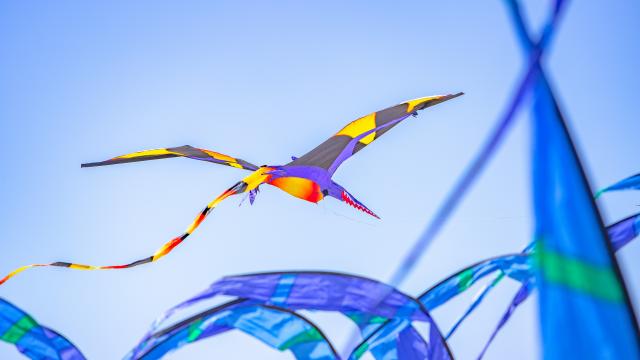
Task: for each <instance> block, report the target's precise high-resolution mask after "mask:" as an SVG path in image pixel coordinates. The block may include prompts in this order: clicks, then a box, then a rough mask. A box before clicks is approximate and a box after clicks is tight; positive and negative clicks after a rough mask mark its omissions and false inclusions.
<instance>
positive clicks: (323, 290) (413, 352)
mask: <svg viewBox="0 0 640 360" xmlns="http://www.w3.org/2000/svg"><path fill="white" fill-rule="evenodd" d="M380 294H387V295H386V296H384V297H383V299H380ZM219 295H226V296H234V297H236V298H237V301H240V300H241V301H248V302H250V304H251V305H261V306H269V307H274V308H277V309H285V310H287V311H298V310H315V311H337V312H340V313H342V314H343V315H345V316H346V317H348V318H349V319H351V320H352V321H354V322H355V323H356V324H357V325H358V327H359V328H360V329H361V331H362V335H363V336H364V337H366V336H368V335H369V334H371V333H372V332H374V331H375V329H376V328H378V327H380V326H381V325H382V324H383V323H384V322H385V321H387V320H388V319H394V320H402V321H407V322H409V323H411V322H413V321H421V322H426V323H428V324H429V326H430V331H429V341H425V340H424V339H423V338H422V337H421V336H420V334H419V333H418V332H416V331H415V329H413V328H411V329H408V330H406V331H401V332H400V335H399V336H398V337H397V339H396V345H397V347H390V348H385V349H381V348H378V349H375V350H376V351H375V352H373V351H372V354H373V355H374V357H375V358H376V359H383V358H387V357H384V356H388V354H389V352H390V351H396V352H401V353H402V354H403V355H402V356H410V357H401V358H402V359H414V358H419V359H424V358H427V359H450V358H451V355H450V353H449V350H448V348H447V346H446V342H445V341H444V339H443V338H442V335H441V333H440V331H439V330H438V328H437V326H436V324H435V322H434V321H433V319H432V318H431V317H430V315H429V313H428V312H427V311H426V310H425V308H424V307H423V306H422V305H421V304H420V302H418V301H416V300H415V299H414V298H412V297H410V296H408V295H405V294H403V293H401V292H399V291H398V290H396V289H393V288H390V287H389V286H388V285H385V284H382V283H380V282H377V281H374V280H371V279H367V278H363V277H358V276H352V275H346V274H340V273H328V272H290V273H263V274H250V275H240V276H230V277H225V278H223V279H221V280H220V281H218V282H216V283H214V284H212V285H211V286H210V287H209V288H208V289H207V290H205V291H204V292H202V293H200V294H198V295H196V296H194V297H193V298H191V299H189V300H186V301H184V302H183V303H181V304H178V305H176V306H174V307H173V308H171V309H169V310H168V311H167V312H165V313H164V314H163V316H161V317H160V318H159V319H158V320H157V321H155V322H154V324H153V325H152V327H151V330H150V331H149V332H148V333H147V334H146V335H145V336H144V337H143V339H142V340H141V341H140V343H139V344H138V345H137V346H136V347H135V348H134V350H132V352H131V353H130V356H129V357H128V358H130V359H139V358H140V356H141V355H142V354H144V352H143V351H145V350H144V349H149V347H150V345H149V344H152V345H151V346H155V347H158V348H160V347H163V349H165V348H164V347H165V346H166V351H169V350H171V349H174V348H177V347H178V346H180V345H182V344H186V343H188V341H186V340H185V339H186V338H187V337H188V335H187V331H185V330H184V329H186V328H187V327H188V326H192V324H194V323H195V322H194V320H193V319H196V320H199V319H200V318H202V317H203V316H202V314H198V315H196V316H193V317H191V318H190V319H187V320H185V321H182V322H178V324H180V329H178V330H177V331H176V332H178V331H182V332H181V335H177V336H176V338H174V340H171V341H169V340H168V338H167V337H163V336H158V335H157V334H164V333H165V332H167V331H168V330H161V328H162V326H163V324H164V323H166V322H168V320H170V319H172V318H174V315H175V314H176V313H177V312H179V311H184V310H187V309H189V308H191V307H192V306H195V305H196V304H199V303H201V302H202V301H205V300H209V299H212V298H214V297H216V296H219ZM376 305H377V306H376ZM211 311H214V310H211ZM214 312H215V311H214ZM204 313H206V314H208V311H205V312H204ZM204 313H203V314H204ZM265 323H269V322H268V321H266V320H265ZM309 323H310V322H309ZM271 324H274V325H277V324H276V323H271ZM201 328H202V329H205V327H201ZM169 329H173V328H171V327H170V328H169ZM207 329H208V328H207ZM403 330H405V329H403ZM169 331H174V330H169ZM207 331H209V330H207ZM243 331H245V330H243ZM252 331H253V330H251V329H249V330H248V331H246V332H248V333H249V334H251V335H254V336H257V334H253V333H252ZM265 331H268V332H270V333H273V332H277V331H279V330H278V329H276V328H271V329H270V330H269V329H267V330H265ZM301 334H302V332H300V333H299V334H294V333H287V335H288V336H290V337H294V338H304V337H306V336H305V335H301ZM393 335H396V334H395V333H394V334H393ZM155 339H158V340H155ZM168 342H170V344H169V343H168ZM165 343H167V345H164V344H165ZM177 344H180V345H177ZM308 348H310V347H308ZM308 348H307V349H308ZM141 349H142V350H141ZM162 351H164V352H166V351H165V350H162ZM164 352H163V353H164ZM385 354H387V355H385ZM396 354H397V353H396ZM296 356H297V357H298V358H299V359H303V358H304V359H307V358H312V357H305V354H304V353H303V352H299V353H298V354H296ZM306 356H311V355H309V354H307V355H306ZM152 358H155V357H152Z"/></svg>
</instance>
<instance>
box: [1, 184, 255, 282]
mask: <svg viewBox="0 0 640 360" xmlns="http://www.w3.org/2000/svg"><path fill="white" fill-rule="evenodd" d="M246 189H247V183H246V182H244V181H240V182H238V183H237V184H235V185H234V186H232V187H230V188H229V189H227V190H226V191H225V192H223V193H222V194H221V195H220V196H218V197H217V198H215V199H214V200H213V201H212V202H210V203H209V204H208V205H207V207H205V208H204V209H203V210H202V211H201V212H200V214H198V216H197V217H196V218H195V220H193V222H192V223H191V225H189V227H188V228H187V230H186V231H185V232H184V233H183V234H182V235H180V236H178V237H175V238H173V239H171V241H169V242H167V243H166V244H164V245H162V247H161V248H160V249H158V250H157V251H156V252H155V253H154V254H153V255H152V256H149V257H146V258H143V259H140V260H136V261H134V262H132V263H129V264H125V265H110V266H94V265H83V264H76V263H68V262H62V261H57V262H53V263H50V264H31V265H25V266H22V267H19V268H17V269H16V270H13V271H12V272H10V273H9V274H8V275H7V276H5V277H4V278H3V279H2V280H0V285H2V284H4V283H5V282H7V280H9V279H11V278H12V277H14V276H15V275H18V274H19V273H21V272H23V271H25V270H27V269H31V268H35V267H44V266H56V267H64V268H69V269H75V270H117V269H127V268H132V267H135V266H139V265H142V264H147V263H150V262H154V261H157V260H159V259H160V258H162V257H164V256H165V255H167V254H169V253H170V252H171V251H172V250H173V249H174V248H175V247H176V246H178V245H180V243H182V242H183V241H184V240H185V239H186V238H187V237H189V235H191V234H192V233H193V232H194V231H195V230H196V229H197V228H198V226H200V224H201V223H202V221H204V219H205V218H206V217H207V215H209V213H210V212H211V210H213V209H214V208H215V207H216V206H217V205H218V204H219V203H220V202H221V201H222V200H224V199H226V198H228V197H229V196H231V195H235V194H239V193H242V192H244V191H246Z"/></svg>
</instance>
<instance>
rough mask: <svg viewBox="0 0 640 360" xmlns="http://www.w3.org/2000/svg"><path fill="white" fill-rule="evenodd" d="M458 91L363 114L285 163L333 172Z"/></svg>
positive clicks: (456, 95)
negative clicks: (375, 142) (303, 153)
mask: <svg viewBox="0 0 640 360" xmlns="http://www.w3.org/2000/svg"><path fill="white" fill-rule="evenodd" d="M461 95H463V93H457V94H453V95H438V96H429V97H423V98H418V99H414V100H409V101H406V102H403V103H402V104H399V105H396V106H392V107H390V108H386V109H384V110H380V111H378V112H374V113H371V114H369V115H366V116H363V117H361V118H359V119H357V120H354V121H353V122H351V123H349V124H348V125H347V126H345V127H344V128H342V130H340V131H338V132H337V133H336V134H335V135H333V136H332V137H330V138H329V139H327V140H326V141H325V142H323V143H322V144H320V145H318V147H316V148H315V149H313V150H311V151H310V152H308V153H306V154H305V155H303V156H301V157H299V158H297V159H295V160H293V161H292V162H290V163H289V164H288V165H289V166H301V165H302V166H317V167H321V168H323V169H325V170H327V171H329V173H331V174H333V173H334V172H335V171H336V169H337V168H338V167H339V166H340V165H341V164H342V163H343V162H344V161H345V160H347V159H348V158H349V157H351V156H352V155H354V154H355V153H357V152H358V151H360V149H362V148H363V147H365V146H367V145H369V144H370V143H372V142H373V141H374V140H375V139H377V138H379V137H380V136H382V134H384V133H385V132H387V131H389V129H391V128H392V127H394V126H395V125H397V124H398V123H400V122H401V121H402V120H404V119H406V118H407V117H409V116H410V115H413V114H416V113H417V111H419V110H423V109H426V108H428V107H430V106H433V105H437V104H440V103H441V102H444V101H447V100H450V99H453V98H456V97H458V96H461Z"/></svg>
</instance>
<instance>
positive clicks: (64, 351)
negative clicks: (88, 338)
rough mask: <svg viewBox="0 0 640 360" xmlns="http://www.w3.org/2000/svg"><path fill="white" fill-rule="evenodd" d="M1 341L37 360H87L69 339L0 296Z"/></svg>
mask: <svg viewBox="0 0 640 360" xmlns="http://www.w3.org/2000/svg"><path fill="white" fill-rule="evenodd" d="M0 340H2V341H4V342H7V343H9V344H13V345H15V346H16V348H17V349H18V351H20V352H21V353H22V354H24V355H25V356H27V357H28V358H30V359H33V360H84V356H83V355H82V353H81V352H80V350H78V348H76V347H75V346H74V345H73V344H72V343H71V342H70V341H69V340H67V339H66V338H65V337H64V336H62V335H60V334H58V333H57V332H55V331H53V330H51V329H49V328H47V327H44V326H42V325H40V324H38V323H37V322H36V321H35V320H34V319H33V318H32V317H31V316H29V315H28V314H26V313H25V312H24V311H22V310H20V309H19V308H18V307H16V306H15V305H13V304H11V303H9V302H8V301H6V300H4V299H2V298H0Z"/></svg>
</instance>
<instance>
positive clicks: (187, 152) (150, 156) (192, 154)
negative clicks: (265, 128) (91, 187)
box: [80, 145, 258, 171]
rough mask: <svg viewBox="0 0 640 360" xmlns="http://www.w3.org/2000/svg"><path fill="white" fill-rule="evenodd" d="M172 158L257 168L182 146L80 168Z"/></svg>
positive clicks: (83, 165) (252, 169)
mask: <svg viewBox="0 0 640 360" xmlns="http://www.w3.org/2000/svg"><path fill="white" fill-rule="evenodd" d="M172 157H186V158H189V159H194V160H201V161H208V162H212V163H215V164H220V165H227V166H231V167H234V168H238V169H245V170H250V171H255V170H257V169H258V167H257V166H255V165H253V164H252V163H250V162H247V161H245V160H242V159H237V158H234V157H231V156H228V155H225V154H221V153H218V152H215V151H211V150H207V149H199V148H196V147H193V146H189V145H184V146H179V147H172V148H163V149H153V150H143V151H138V152H134V153H131V154H126V155H120V156H116V157H114V158H112V159H109V160H105V161H99V162H93V163H87V164H82V165H80V166H81V167H94V166H104V165H114V164H124V163H130V162H136V161H146V160H156V159H166V158H172Z"/></svg>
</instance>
